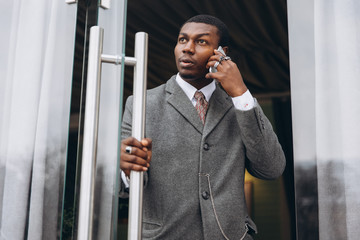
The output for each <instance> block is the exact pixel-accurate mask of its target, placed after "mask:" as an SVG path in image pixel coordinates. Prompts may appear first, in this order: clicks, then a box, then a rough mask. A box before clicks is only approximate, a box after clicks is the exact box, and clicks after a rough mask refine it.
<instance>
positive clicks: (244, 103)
mask: <svg viewBox="0 0 360 240" xmlns="http://www.w3.org/2000/svg"><path fill="white" fill-rule="evenodd" d="M232 101H233V103H234V106H235V108H236V109H238V110H241V111H248V110H250V109H253V108H254V105H255V101H254V98H253V96H252V95H251V93H250V91H249V90H247V91H246V92H245V93H244V94H243V95H241V96H237V97H233V98H232Z"/></svg>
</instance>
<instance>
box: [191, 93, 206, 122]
mask: <svg viewBox="0 0 360 240" xmlns="http://www.w3.org/2000/svg"><path fill="white" fill-rule="evenodd" d="M194 98H195V99H196V105H195V108H196V110H197V112H198V114H199V117H200V120H201V122H202V123H203V124H205V115H206V110H207V109H208V102H207V101H206V100H205V96H204V94H203V93H202V92H199V91H196V92H195V95H194Z"/></svg>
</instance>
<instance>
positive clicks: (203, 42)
mask: <svg viewBox="0 0 360 240" xmlns="http://www.w3.org/2000/svg"><path fill="white" fill-rule="evenodd" d="M198 43H199V44H202V45H203V44H206V43H207V42H206V41H205V40H204V39H199V40H198Z"/></svg>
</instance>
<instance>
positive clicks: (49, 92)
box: [0, 0, 76, 240]
mask: <svg viewBox="0 0 360 240" xmlns="http://www.w3.org/2000/svg"><path fill="white" fill-rule="evenodd" d="M0 5H1V6H0V9H1V14H0V21H1V23H2V27H1V38H0V52H1V57H0V58H1V60H0V61H1V62H0V63H1V66H0V75H1V76H0V112H1V117H0V239H11V240H17V239H56V238H57V236H58V234H59V230H60V222H61V212H60V211H61V207H62V206H61V205H62V192H63V181H64V176H63V175H64V166H65V162H66V150H67V136H68V122H69V111H70V91H71V79H72V65H73V52H74V39H75V26H76V5H68V4H66V3H65V1H58V0H26V1H24V0H14V1H1V3H0Z"/></svg>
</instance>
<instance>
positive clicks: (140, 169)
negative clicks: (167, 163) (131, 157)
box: [120, 162, 148, 176]
mask: <svg viewBox="0 0 360 240" xmlns="http://www.w3.org/2000/svg"><path fill="white" fill-rule="evenodd" d="M120 168H121V169H122V170H123V171H124V172H125V173H126V175H127V176H129V173H130V171H137V172H144V171H147V170H148V168H147V167H144V166H141V165H136V164H132V163H129V162H122V163H121V164H120Z"/></svg>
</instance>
